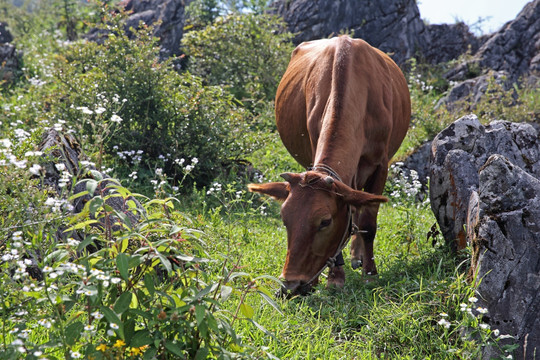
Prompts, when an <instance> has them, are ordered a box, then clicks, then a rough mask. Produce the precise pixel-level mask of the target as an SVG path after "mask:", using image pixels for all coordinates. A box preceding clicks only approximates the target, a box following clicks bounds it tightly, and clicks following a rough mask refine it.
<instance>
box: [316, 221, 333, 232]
mask: <svg viewBox="0 0 540 360" xmlns="http://www.w3.org/2000/svg"><path fill="white" fill-rule="evenodd" d="M331 223H332V219H323V220H322V221H321V224H320V225H319V230H322V229H324V228H326V227H328V226H329V225H330V224H331Z"/></svg>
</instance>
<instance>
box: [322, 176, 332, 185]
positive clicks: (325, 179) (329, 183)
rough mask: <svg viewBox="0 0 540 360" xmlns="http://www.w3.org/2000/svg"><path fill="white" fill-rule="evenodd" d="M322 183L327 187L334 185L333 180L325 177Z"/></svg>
mask: <svg viewBox="0 0 540 360" xmlns="http://www.w3.org/2000/svg"><path fill="white" fill-rule="evenodd" d="M324 182H325V183H327V184H328V185H332V184H333V183H334V178H333V177H331V176H326V177H325V178H324Z"/></svg>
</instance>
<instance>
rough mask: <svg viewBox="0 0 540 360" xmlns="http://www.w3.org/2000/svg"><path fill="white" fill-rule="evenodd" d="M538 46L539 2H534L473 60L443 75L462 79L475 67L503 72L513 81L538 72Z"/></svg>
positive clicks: (483, 46) (508, 23)
mask: <svg viewBox="0 0 540 360" xmlns="http://www.w3.org/2000/svg"><path fill="white" fill-rule="evenodd" d="M539 44H540V0H534V1H531V2H529V3H528V4H527V5H525V7H524V8H523V10H521V12H520V13H519V14H518V16H517V17H516V18H515V19H514V20H512V21H509V22H507V23H506V24H505V25H504V26H503V27H502V28H501V29H500V30H499V31H497V32H495V33H494V34H493V35H492V36H491V37H490V38H489V39H488V40H487V41H486V42H485V43H484V44H483V45H482V47H481V48H480V49H479V50H478V52H477V53H476V54H475V55H474V56H473V58H472V59H470V60H468V61H466V62H463V63H461V64H459V65H458V66H457V67H456V68H455V69H453V70H452V71H451V72H449V73H448V74H447V75H446V76H447V78H448V79H449V80H465V79H466V76H467V73H468V69H469V68H471V67H477V68H480V69H491V70H494V71H505V72H506V73H508V74H509V76H510V79H511V80H512V81H516V80H518V78H519V77H520V76H522V75H524V74H528V73H534V72H538V71H540V66H539V65H540V63H539V61H540V46H539ZM533 59H534V61H533Z"/></svg>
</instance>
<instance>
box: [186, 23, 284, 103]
mask: <svg viewBox="0 0 540 360" xmlns="http://www.w3.org/2000/svg"><path fill="white" fill-rule="evenodd" d="M284 29H285V25H284V23H283V21H282V20H280V19H279V18H278V17H276V16H272V15H267V14H253V13H249V14H241V13H236V14H230V15H227V16H224V17H218V18H217V19H216V20H215V21H214V22H213V23H211V24H209V25H208V26H206V27H205V28H204V29H202V30H194V31H188V32H186V33H185V34H184V38H183V39H182V45H183V46H184V51H185V52H186V54H187V55H188V56H189V66H188V69H189V70H190V71H191V72H193V73H194V74H196V75H199V76H201V77H202V78H204V79H205V81H206V82H207V83H208V84H211V85H223V86H227V87H228V88H229V89H230V91H231V92H232V93H233V94H234V95H235V96H236V98H237V99H239V100H241V101H242V102H243V103H244V104H246V105H248V107H249V108H255V107H256V106H257V103H258V102H260V101H272V100H273V99H274V95H275V92H276V89H277V86H278V84H279V80H280V79H281V76H282V75H283V73H284V72H285V69H286V67H287V64H288V62H289V59H290V54H291V51H292V49H293V47H292V44H291V42H290V41H291V39H292V34H290V33H289V32H286V31H284Z"/></svg>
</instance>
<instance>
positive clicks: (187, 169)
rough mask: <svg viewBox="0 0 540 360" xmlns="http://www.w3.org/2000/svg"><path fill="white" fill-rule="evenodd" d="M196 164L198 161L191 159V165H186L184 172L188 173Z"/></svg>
mask: <svg viewBox="0 0 540 360" xmlns="http://www.w3.org/2000/svg"><path fill="white" fill-rule="evenodd" d="M198 163H199V159H197V158H196V157H194V158H193V159H191V165H186V166H185V167H184V171H185V172H186V173H190V172H191V171H192V170H193V169H194V168H195V165H197V164H198Z"/></svg>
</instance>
